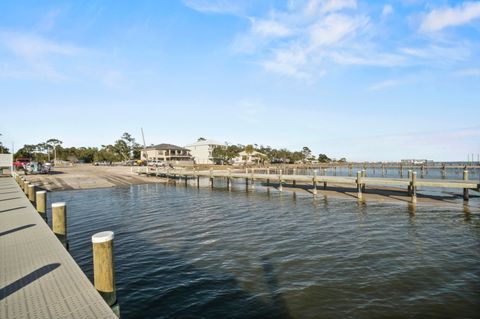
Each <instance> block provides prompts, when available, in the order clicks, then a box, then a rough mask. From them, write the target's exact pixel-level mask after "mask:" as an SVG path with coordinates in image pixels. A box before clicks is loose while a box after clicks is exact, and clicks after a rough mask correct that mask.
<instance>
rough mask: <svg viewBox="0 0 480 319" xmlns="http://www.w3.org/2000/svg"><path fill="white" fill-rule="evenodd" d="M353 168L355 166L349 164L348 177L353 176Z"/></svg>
mask: <svg viewBox="0 0 480 319" xmlns="http://www.w3.org/2000/svg"><path fill="white" fill-rule="evenodd" d="M352 168H353V165H352V164H348V176H352Z"/></svg>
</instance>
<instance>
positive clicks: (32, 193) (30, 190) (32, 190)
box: [27, 184, 35, 203]
mask: <svg viewBox="0 0 480 319" xmlns="http://www.w3.org/2000/svg"><path fill="white" fill-rule="evenodd" d="M27 193H28V200H29V201H30V202H31V203H35V185H34V184H30V185H28V191H27Z"/></svg>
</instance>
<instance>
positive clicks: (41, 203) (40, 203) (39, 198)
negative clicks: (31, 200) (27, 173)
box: [35, 191, 47, 221]
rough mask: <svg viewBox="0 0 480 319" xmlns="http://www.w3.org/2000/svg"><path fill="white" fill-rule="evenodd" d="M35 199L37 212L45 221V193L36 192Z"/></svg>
mask: <svg viewBox="0 0 480 319" xmlns="http://www.w3.org/2000/svg"><path fill="white" fill-rule="evenodd" d="M35 197H36V207H37V212H38V213H39V214H40V216H42V218H43V220H45V221H47V191H38V192H37V193H36V196H35Z"/></svg>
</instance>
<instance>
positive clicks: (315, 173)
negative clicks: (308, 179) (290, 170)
mask: <svg viewBox="0 0 480 319" xmlns="http://www.w3.org/2000/svg"><path fill="white" fill-rule="evenodd" d="M313 195H317V171H316V170H313Z"/></svg>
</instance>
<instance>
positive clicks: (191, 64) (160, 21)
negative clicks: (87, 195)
mask: <svg viewBox="0 0 480 319" xmlns="http://www.w3.org/2000/svg"><path fill="white" fill-rule="evenodd" d="M479 104H480V1H459V0H457V1H446V0H445V1H444V0H435V1H425V0H396V1H395V0H391V1H365V0H298V1H294V0H291V1H287V0H285V1H273V0H262V1H258V0H242V1H237V0H232V1H230V0H210V1H208V0H183V1H182V0H178V1H176V0H165V1H154V0H152V1H148V0H144V1H88V0H85V1H33V0H32V1H28V0H27V1H9V0H3V1H1V2H0V111H1V121H0V134H2V135H1V136H0V141H1V142H2V143H3V144H4V145H5V146H7V147H9V148H10V149H11V148H12V145H13V147H14V148H15V149H18V148H20V147H22V146H23V145H24V144H36V143H40V142H44V141H46V140H47V139H50V138H57V139H60V140H62V141H63V145H64V146H97V147H98V146H101V145H104V144H112V143H114V141H115V140H116V139H118V138H120V136H121V135H122V134H123V133H124V132H128V133H130V134H132V136H133V137H135V138H136V140H137V141H138V142H141V143H142V135H141V129H142V128H143V130H144V133H145V142H146V144H147V145H149V144H159V143H171V144H176V145H180V146H184V145H187V144H189V143H192V142H195V141H196V140H197V138H199V137H205V138H209V139H214V140H217V141H220V142H228V143H231V144H237V143H240V144H244V145H246V144H258V145H264V146H267V145H268V146H271V147H275V148H288V149H290V150H300V149H301V148H302V147H303V146H308V147H310V149H311V150H312V151H313V153H314V154H319V153H324V154H327V155H328V156H330V157H332V158H342V157H346V158H347V159H348V160H355V161H396V160H400V159H406V158H418V159H430V160H436V161H454V160H467V154H475V155H474V158H475V159H477V154H478V153H480V106H479ZM470 156H471V155H470Z"/></svg>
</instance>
